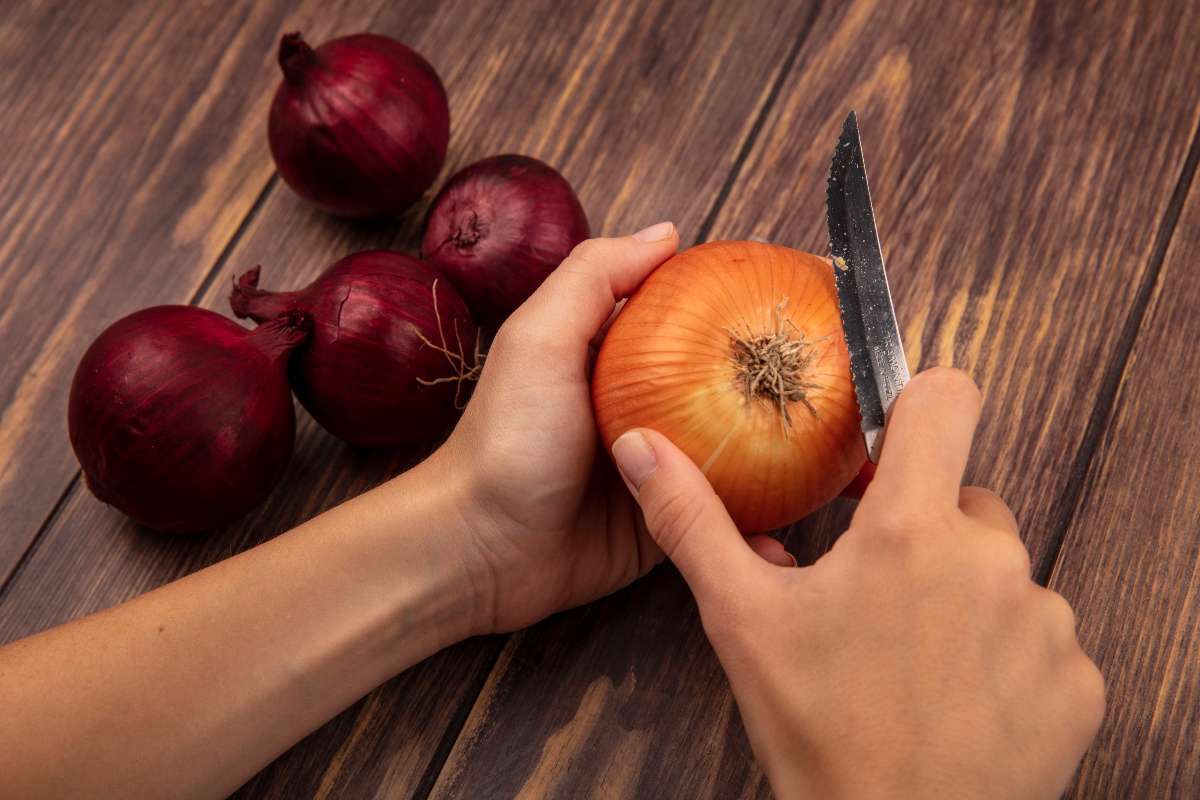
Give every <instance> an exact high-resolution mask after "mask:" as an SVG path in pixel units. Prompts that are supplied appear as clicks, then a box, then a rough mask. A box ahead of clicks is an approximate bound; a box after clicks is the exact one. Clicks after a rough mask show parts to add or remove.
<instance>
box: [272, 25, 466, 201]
mask: <svg viewBox="0 0 1200 800" xmlns="http://www.w3.org/2000/svg"><path fill="white" fill-rule="evenodd" d="M279 65H280V66H281V67H282V68H283V77H284V80H283V82H282V83H281V84H279V89H278V90H277V91H276V92H275V100H274V102H273V103H272V104H271V116H270V122H269V124H268V128H267V134H268V138H269V140H270V143H271V155H273V156H274V157H275V165H276V166H277V167H278V168H279V174H280V175H282V176H283V179H284V180H285V181H287V182H288V185H289V186H291V187H292V188H293V189H294V190H295V191H296V193H297V194H299V195H300V196H301V197H303V198H304V199H305V200H308V201H309V202H310V203H312V204H313V205H315V206H317V208H320V209H323V210H325V211H328V212H330V213H331V214H337V215H340V216H345V217H379V216H385V215H395V214H399V213H400V212H401V211H403V210H404V209H405V208H407V207H408V206H409V205H411V204H412V203H413V201H415V200H416V199H417V198H419V197H420V196H421V195H422V193H424V191H425V190H426V189H428V188H429V187H430V186H431V185H432V184H433V180H434V178H436V177H437V174H438V171H439V170H441V168H442V161H443V160H444V159H445V157H446V144H447V142H448V141H449V139H450V109H449V106H448V105H447V104H446V90H445V88H443V86H442V82H441V80H440V79H439V78H438V76H437V73H436V72H435V71H434V69H433V67H432V66H430V65H429V62H428V61H426V60H425V59H424V58H422V57H421V56H420V55H419V54H418V53H417V52H416V51H414V50H412V49H410V48H408V47H406V46H404V45H403V44H401V43H400V42H397V41H395V40H394V39H389V38H387V37H386V36H378V35H376V34H371V33H360V34H357V35H354V36H344V37H342V38H340V39H334V40H333V41H330V42H326V43H325V44H323V45H321V46H320V47H318V48H317V49H316V50H313V49H312V48H311V47H309V46H308V44H307V43H306V42H305V41H304V39H303V38H301V36H300V34H299V33H289V34H287V35H286V36H284V37H283V40H282V41H281V42H280V44H279Z"/></svg>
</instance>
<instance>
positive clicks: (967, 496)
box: [958, 486, 1020, 536]
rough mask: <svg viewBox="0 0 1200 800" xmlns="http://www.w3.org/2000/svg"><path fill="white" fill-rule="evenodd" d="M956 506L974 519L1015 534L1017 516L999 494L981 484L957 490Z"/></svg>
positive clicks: (1016, 533) (1016, 531)
mask: <svg viewBox="0 0 1200 800" xmlns="http://www.w3.org/2000/svg"><path fill="white" fill-rule="evenodd" d="M958 507H959V509H961V510H962V512H963V513H964V514H966V515H967V516H968V517H970V518H971V519H974V520H978V521H979V522H982V523H983V524H985V525H987V526H988V527H991V528H996V529H997V530H1001V531H1005V532H1006V533H1011V534H1012V535H1014V536H1017V535H1018V534H1019V533H1020V528H1019V527H1017V518H1016V517H1015V516H1014V515H1013V512H1012V509H1010V508H1009V507H1008V504H1007V503H1005V502H1004V501H1003V500H1002V499H1000V495H998V494H996V493H995V492H993V491H991V490H990V489H984V488H983V487H982V486H964V487H962V489H960V490H959V492H958Z"/></svg>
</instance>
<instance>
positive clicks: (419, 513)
mask: <svg viewBox="0 0 1200 800" xmlns="http://www.w3.org/2000/svg"><path fill="white" fill-rule="evenodd" d="M477 483H478V482H477V481H476V480H475V475H474V472H473V471H472V469H471V468H470V465H469V464H464V463H459V462H458V461H456V460H454V459H452V458H449V457H447V454H446V452H445V451H444V448H443V449H441V450H438V451H436V452H435V453H433V454H432V455H431V456H430V457H429V458H428V459H426V460H425V461H423V462H421V463H420V464H418V465H416V466H415V467H413V468H412V469H410V470H408V471H407V472H405V473H403V474H401V475H398V476H397V477H395V478H393V479H392V480H391V481H389V482H388V483H386V484H384V485H383V486H381V487H380V490H381V491H383V492H384V493H385V495H386V502H387V503H388V504H389V511H388V513H387V514H386V515H385V516H386V517H387V518H388V519H389V520H390V524H389V525H388V526H387V527H388V529H389V531H388V534H387V542H388V544H387V548H388V551H389V553H390V558H389V560H390V561H393V562H394V563H398V564H405V563H407V562H413V561H419V562H420V563H421V564H423V566H424V578H425V579H426V580H425V581H423V583H426V584H427V588H426V591H425V592H423V594H427V595H428V597H427V598H426V602H427V604H428V606H427V612H426V613H425V614H424V615H423V616H422V617H421V618H420V620H418V619H416V618H414V617H412V615H411V614H410V615H408V618H409V619H410V620H412V621H413V622H414V623H416V622H418V621H420V622H421V623H422V624H425V625H430V626H432V628H433V629H435V630H437V631H438V645H439V649H441V648H444V647H448V646H450V645H452V644H454V643H456V642H459V641H461V640H463V639H466V638H469V637H471V636H478V635H484V634H488V633H492V632H493V630H492V629H493V624H492V622H493V620H494V613H493V610H494V605H495V591H494V585H495V580H494V576H493V574H492V571H491V569H490V566H489V564H488V563H487V560H486V558H485V557H484V555H485V554H484V553H482V551H481V548H480V546H479V541H480V537H479V531H480V529H481V526H482V525H483V524H484V520H481V519H480V516H481V515H480V507H481V506H480V502H479V500H478V490H477ZM401 603H402V604H404V603H405V601H404V600H401Z"/></svg>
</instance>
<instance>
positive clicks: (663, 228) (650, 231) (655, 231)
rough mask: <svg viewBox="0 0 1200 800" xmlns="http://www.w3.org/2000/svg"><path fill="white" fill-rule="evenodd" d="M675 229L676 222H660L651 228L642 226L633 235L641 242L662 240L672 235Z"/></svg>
mask: <svg viewBox="0 0 1200 800" xmlns="http://www.w3.org/2000/svg"><path fill="white" fill-rule="evenodd" d="M674 230H675V223H673V222H660V223H658V224H657V225H651V226H650V227H649V228H642V229H641V230H640V231H638V232H637V233H635V234H634V235H633V238H635V239H637V240H638V241H639V242H661V241H662V240H663V239H666V238H667V237H668V236H670V235H671V232H672V231H674Z"/></svg>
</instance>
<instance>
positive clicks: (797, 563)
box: [783, 550, 800, 567]
mask: <svg viewBox="0 0 1200 800" xmlns="http://www.w3.org/2000/svg"><path fill="white" fill-rule="evenodd" d="M783 553H784V555H786V556H787V557H788V558H790V559H791V560H792V566H793V567H798V566H800V562H799V561H797V560H796V557H795V556H794V555H792V554H791V553H789V552H788V551H787V550H784V551H783Z"/></svg>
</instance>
